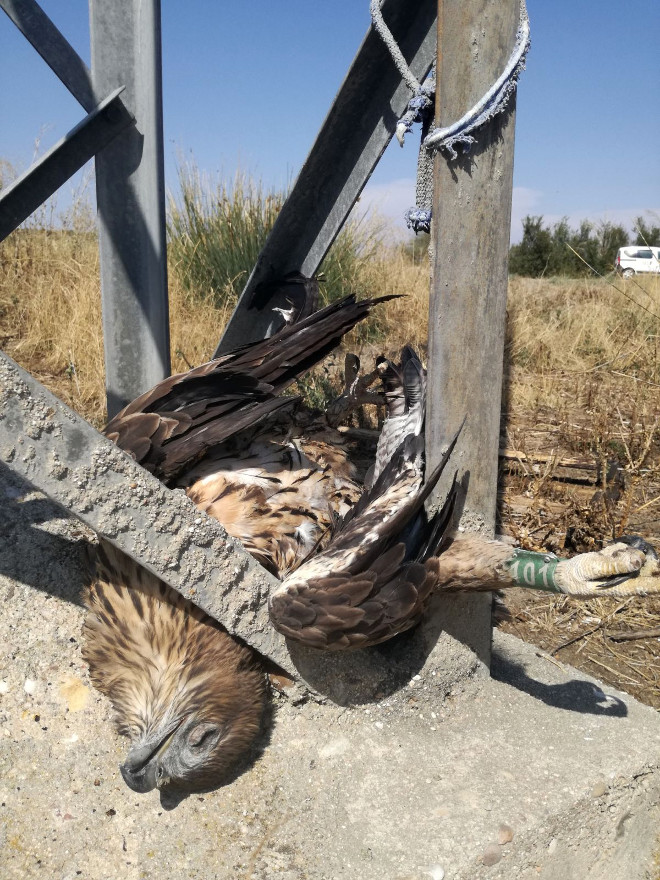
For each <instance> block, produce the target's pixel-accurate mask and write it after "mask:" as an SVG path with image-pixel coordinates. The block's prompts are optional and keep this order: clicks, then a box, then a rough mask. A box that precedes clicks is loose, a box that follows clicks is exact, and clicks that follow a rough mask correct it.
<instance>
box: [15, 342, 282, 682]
mask: <svg viewBox="0 0 660 880" xmlns="http://www.w3.org/2000/svg"><path fill="white" fill-rule="evenodd" d="M0 462H3V463H5V464H7V465H8V466H9V467H10V468H11V469H12V470H13V471H14V472H16V473H17V474H19V475H20V476H21V477H23V478H25V479H26V480H28V481H29V482H30V483H32V485H34V486H35V487H36V488H37V489H39V490H40V491H42V492H43V493H44V494H46V495H48V496H49V498H51V499H52V500H53V501H55V502H57V503H58V504H60V505H61V506H62V507H64V508H65V509H66V510H67V511H69V512H70V513H71V514H73V515H74V516H76V517H78V518H79V519H81V520H82V521H83V522H84V523H86V524H87V525H88V526H89V527H90V528H92V529H94V531H95V532H97V533H98V534H99V535H100V536H102V537H103V538H105V539H106V540H108V541H110V542H111V543H112V544H114V546H116V547H118V548H119V549H120V550H122V551H123V552H124V553H126V554H127V555H128V556H130V557H131V558H132V559H134V560H135V561H136V562H138V563H139V564H140V565H142V566H144V567H145V568H147V569H148V570H149V571H151V572H153V573H154V574H155V575H157V577H159V578H161V580H163V581H165V583H166V584H168V586H170V587H172V589H174V590H176V591H177V592H179V593H181V595H183V596H185V597H186V598H187V599H190V600H191V601H192V602H194V603H195V604H196V605H198V606H199V607H200V608H202V609H203V610H204V611H206V613H207V614H209V615H210V616H211V617H213V618H214V619H215V620H217V621H218V622H219V623H220V624H222V626H223V627H225V629H226V630H227V631H228V632H230V633H232V634H234V635H237V636H239V637H240V638H241V639H243V640H244V641H245V642H246V643H247V644H248V645H250V646H251V647H252V648H254V649H255V650H256V651H258V652H259V653H260V654H261V655H262V656H264V657H266V658H268V659H269V660H272V661H273V662H274V663H276V664H277V665H278V666H279V667H281V668H282V669H283V670H285V671H286V672H287V673H289V674H290V675H292V676H293V677H295V678H298V676H299V673H298V672H297V671H296V668H295V666H294V664H293V662H292V660H291V658H290V656H289V651H288V648H287V643H286V640H285V639H284V637H283V636H281V635H280V634H279V633H278V632H276V630H275V629H273V627H272V624H271V623H270V620H269V618H268V610H267V599H268V594H269V591H270V590H271V589H272V588H273V586H274V585H277V584H278V583H279V582H278V581H276V580H275V578H274V577H272V576H271V575H270V574H269V573H268V572H267V571H266V570H265V569H264V568H262V566H260V565H259V564H258V563H257V562H255V560H254V559H252V557H251V556H249V555H248V553H247V552H246V551H245V550H244V549H243V547H242V545H241V544H240V542H238V541H236V540H235V539H234V538H231V537H230V536H229V535H228V534H227V533H226V531H225V530H224V529H223V528H222V526H221V525H220V524H219V523H218V522H216V521H215V520H213V519H211V518H210V517H207V516H204V515H202V514H201V513H200V512H199V511H198V510H197V508H196V507H195V506H194V504H193V503H192V502H191V501H190V500H189V499H188V498H187V496H186V495H185V493H184V492H183V491H182V490H175V491H172V490H170V489H168V488H166V487H165V486H163V485H162V483H160V482H159V481H158V480H157V479H156V478H155V477H153V476H151V474H149V473H147V471H145V470H144V469H143V468H142V467H141V466H140V465H138V464H137V463H136V462H135V461H134V460H133V459H132V458H129V456H127V455H126V454H125V453H123V452H122V451H121V450H120V449H118V447H117V446H115V444H114V443H113V442H112V441H111V440H108V439H107V437H104V436H103V435H101V434H99V433H98V432H97V431H95V430H94V428H92V427H91V425H89V424H88V423H87V422H86V421H85V420H84V419H82V418H81V417H80V416H78V415H77V414H76V413H74V412H73V411H72V410H70V409H69V408H68V407H67V406H65V405H64V404H63V403H62V402H61V401H59V400H58V399H57V398H56V397H55V396H54V395H53V394H51V393H50V392H49V391H48V390H47V389H46V388H44V387H43V386H42V385H41V384H40V383H39V382H37V380H36V379H33V378H32V376H30V374H29V373H26V372H25V370H23V369H21V367H19V366H18V364H16V363H14V361H13V360H11V358H9V357H7V355H5V354H4V353H2V352H0Z"/></svg>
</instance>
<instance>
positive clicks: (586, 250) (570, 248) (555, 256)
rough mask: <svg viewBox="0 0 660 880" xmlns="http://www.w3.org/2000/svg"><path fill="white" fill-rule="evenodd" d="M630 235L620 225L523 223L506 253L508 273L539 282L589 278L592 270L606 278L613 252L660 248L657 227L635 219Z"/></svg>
mask: <svg viewBox="0 0 660 880" xmlns="http://www.w3.org/2000/svg"><path fill="white" fill-rule="evenodd" d="M633 230H634V231H633V233H632V235H631V233H630V232H629V231H628V230H627V229H626V228H625V227H624V226H621V225H620V224H616V223H610V222H609V221H603V222H601V223H592V222H591V221H589V220H583V221H582V222H581V223H580V225H579V226H578V227H577V228H576V229H572V228H571V227H570V226H569V223H568V220H567V218H564V219H563V220H560V221H559V222H558V223H555V224H554V225H553V226H550V225H548V224H546V223H545V222H544V219H543V217H533V216H527V217H525V219H524V220H523V237H522V240H521V242H520V243H519V244H514V245H513V246H512V247H511V249H510V251H509V272H510V273H511V274H512V275H526V276H528V277H532V278H540V277H541V276H544V275H566V276H569V277H572V278H576V277H579V276H581V275H591V274H593V272H592V270H595V271H596V272H598V273H599V274H600V275H606V274H607V273H608V272H611V271H612V270H613V268H614V260H615V258H616V252H617V251H618V249H619V248H621V247H625V246H626V245H630V244H638V245H646V246H649V245H653V246H658V245H660V226H659V225H653V224H650V223H647V222H646V221H645V220H644V218H643V217H637V218H636V220H635V222H634V226H633Z"/></svg>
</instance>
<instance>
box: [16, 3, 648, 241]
mask: <svg viewBox="0 0 660 880" xmlns="http://www.w3.org/2000/svg"><path fill="white" fill-rule="evenodd" d="M41 5H42V7H43V9H44V10H45V11H46V12H47V14H48V15H49V16H50V17H51V18H52V19H53V21H54V22H55V23H56V24H57V25H58V27H59V28H60V30H61V31H62V32H63V33H64V35H65V36H66V37H67V39H68V40H69V41H70V42H71V43H72V45H73V46H74V47H75V48H76V50H77V51H78V52H79V54H80V55H81V56H82V57H83V59H84V60H85V61H87V62H88V63H89V31H88V24H87V16H88V11H87V0H66V2H63V0H42V3H41ZM162 6H163V90H164V118H165V160H166V176H167V185H168V187H169V188H175V187H176V164H177V157H178V156H184V157H190V156H192V157H194V160H195V162H196V163H197V165H198V166H199V168H200V169H202V170H203V171H208V172H217V173H221V174H224V175H226V176H227V177H231V176H233V174H234V172H235V170H236V168H237V167H240V168H241V169H242V170H244V171H246V172H249V173H250V174H252V175H253V176H256V177H260V178H262V180H263V182H264V183H265V184H266V185H268V186H275V187H282V186H284V185H286V183H287V182H288V181H290V180H291V179H292V178H294V177H295V175H296V173H297V171H298V169H299V168H300V165H301V164H302V162H303V160H304V158H305V156H306V154H307V152H308V150H309V148H310V146H311V145H312V143H313V140H314V138H315V136H316V133H317V131H318V129H319V127H320V125H321V123H322V121H323V118H324V116H325V114H326V112H327V110H328V108H329V106H330V103H331V101H332V99H333V97H334V95H335V93H336V91H337V89H338V87H339V85H340V84H341V81H342V79H343V76H344V75H345V73H346V70H347V69H348V66H349V64H350V62H351V60H352V58H353V56H354V54H355V52H356V50H357V48H358V46H359V44H360V42H361V40H362V38H363V36H364V33H365V32H366V29H367V27H368V24H369V12H368V7H369V3H368V0H334V2H333V3H325V4H323V3H316V2H310V0H280V2H277V3H273V2H272V0H270V2H265V0H251V2H249V3H242V4H235V3H223V2H217V0H213V2H212V0H193V2H190V3H182V2H173V0H164V2H163V4H162ZM528 8H529V13H530V18H531V23H532V49H531V52H530V55H529V58H528V63H527V70H526V71H525V72H524V73H523V75H522V78H521V82H520V86H519V94H518V114H517V127H516V154H515V172H514V210H513V215H514V216H513V224H512V227H513V228H512V235H513V239H514V240H515V239H516V238H518V237H519V235H520V219H521V217H522V216H523V215H524V214H526V213H532V214H542V215H544V217H546V219H547V220H549V221H555V220H558V219H559V218H561V217H562V216H564V215H567V216H568V217H569V218H570V219H571V220H572V221H573V222H575V223H577V221H578V220H580V219H582V218H584V217H588V218H592V219H598V218H603V219H610V220H615V221H622V222H624V223H625V224H626V225H628V226H629V225H630V222H631V220H632V218H633V217H634V216H636V215H638V214H640V213H644V212H652V213H651V214H649V219H650V220H652V221H654V222H656V223H657V222H660V158H659V157H660V150H659V149H658V145H659V144H660V109H659V99H658V92H659V91H660V89H659V87H660V51H659V50H660V16H659V15H658V12H659V9H658V6H657V0H628V2H626V3H621V2H620V0H572V2H568V0H553V2H550V0H528ZM0 71H1V74H2V82H3V89H2V90H1V91H0V118H1V119H2V128H1V129H0V157H3V158H5V159H8V160H9V161H10V162H12V163H13V164H14V165H15V166H18V167H20V168H23V167H25V166H26V165H28V164H29V163H30V162H31V160H32V157H33V151H34V144H35V141H37V140H38V141H39V147H40V149H41V150H43V149H46V148H48V147H49V146H50V145H51V144H52V143H54V142H55V141H56V140H58V139H59V138H60V137H61V136H62V135H63V134H64V133H65V132H66V131H67V130H68V129H70V128H71V127H73V125H75V123H76V122H78V121H79V119H80V118H82V116H83V115H84V111H83V110H82V108H81V107H79V105H78V104H77V102H76V101H75V100H74V99H73V98H72V97H71V96H70V95H69V94H68V92H67V90H66V89H65V88H64V86H62V85H61V84H60V83H59V81H58V80H57V79H56V77H55V76H54V74H52V73H51V71H50V70H49V69H48V68H47V66H46V65H45V64H44V62H43V61H42V60H41V59H40V58H39V56H38V55H37V54H36V53H35V52H34V50H33V49H32V48H31V46H29V44H28V43H27V41H26V40H25V39H24V38H23V37H22V36H21V34H19V33H18V31H16V30H15V28H14V26H13V25H12V24H11V22H10V21H9V19H7V18H6V17H5V16H4V15H0ZM416 148H417V137H416V136H412V137H411V136H409V137H408V138H407V141H406V147H405V148H404V149H403V150H402V149H400V148H399V146H398V144H396V143H394V144H392V145H391V146H390V148H389V149H388V151H387V152H386V154H385V156H384V158H383V160H382V161H381V163H380V165H379V166H378V168H377V169H376V171H375V173H374V175H373V177H372V180H371V182H370V183H369V185H368V188H367V191H366V192H365V195H364V197H363V199H362V202H361V203H362V204H376V205H378V206H379V209H380V210H381V211H382V212H383V213H385V214H387V215H391V216H392V217H393V218H395V222H396V224H397V226H398V227H399V228H403V226H402V222H401V221H400V220H399V218H400V216H401V214H402V213H403V211H404V210H405V209H406V208H407V207H409V206H410V205H411V204H412V202H413V201H414V174H415V164H416ZM68 191H69V192H70V187H69V190H68ZM68 198H70V195H68V194H67V192H64V193H63V194H62V195H61V196H60V204H64V205H66V202H67V199H68Z"/></svg>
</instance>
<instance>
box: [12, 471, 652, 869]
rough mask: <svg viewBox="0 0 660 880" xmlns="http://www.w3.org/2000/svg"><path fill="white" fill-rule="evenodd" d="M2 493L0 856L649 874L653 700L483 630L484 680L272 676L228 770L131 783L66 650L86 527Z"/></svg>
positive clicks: (112, 862) (116, 741)
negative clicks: (257, 726)
mask: <svg viewBox="0 0 660 880" xmlns="http://www.w3.org/2000/svg"><path fill="white" fill-rule="evenodd" d="M0 502H1V503H0V608H1V609H2V614H1V617H0V872H1V874H2V876H3V877H16V878H21V880H23V878H33V877H35V878H36V877H42V878H61V880H65V878H66V880H74V878H76V877H82V878H85V880H109V878H128V880H133V878H136V880H137V878H159V880H161V878H163V877H175V876H181V877H186V878H199V880H209V878H244V880H250V878H256V880H271V878H284V880H303V878H309V880H325V878H327V880H344V878H346V880H348V878H351V880H362V878H364V880H376V878H378V880H413V878H415V880H416V878H429V877H430V878H434V880H439V878H442V877H444V878H446V880H481V878H492V880H495V878H497V880H503V878H507V880H509V878H513V880H518V878H521V880H532V878H534V880H536V878H543V880H571V878H575V880H585V878H588V880H606V878H607V880H642V878H644V880H648V878H654V880H655V878H656V877H657V876H658V873H659V871H660V869H659V868H658V866H657V865H656V866H655V867H654V861H653V859H654V851H655V850H656V847H657V846H658V840H657V836H658V832H659V831H660V766H659V765H660V761H659V757H658V756H659V753H660V717H659V716H658V713H656V712H655V711H654V710H652V709H650V708H648V707H646V706H643V705H641V704H639V703H636V702H635V701H634V700H633V699H632V698H631V697H629V696H627V695H626V694H623V693H620V692H618V691H615V690H613V689H611V688H609V687H607V686H605V685H603V684H601V683H599V682H597V681H595V680H593V679H591V678H589V677H587V676H585V675H584V674H582V673H581V672H578V671H576V670H574V669H571V668H570V667H566V666H563V665H562V664H558V663H556V662H555V661H554V660H550V659H548V658H547V657H545V656H543V655H541V653H540V652H539V651H538V650H537V649H535V648H534V647H531V646H528V645H525V644H523V643H522V642H519V641H518V640H516V639H514V638H512V637H510V636H504V635H501V634H498V633H496V634H495V639H494V646H493V661H492V672H493V678H492V679H488V678H486V677H485V676H484V675H483V673H482V671H480V670H482V664H480V663H477V662H475V664H474V670H475V674H474V675H473V677H471V678H466V679H464V680H463V681H462V682H461V683H459V684H453V685H452V686H451V687H452V690H451V691H450V692H449V693H447V691H448V684H447V681H446V680H444V679H443V676H442V674H441V673H440V671H439V670H437V669H436V668H435V667H423V668H421V669H420V671H419V672H418V673H416V674H415V675H414V676H412V677H411V679H410V680H409V681H405V682H399V683H398V684H399V686H398V687H397V688H388V687H387V683H384V693H383V695H382V696H381V698H380V699H379V701H378V702H366V701H365V702H362V703H361V704H360V705H358V706H356V707H353V708H348V707H346V706H341V705H336V704H333V703H327V704H319V703H316V702H313V701H309V702H307V703H305V704H303V705H297V706H296V705H293V704H292V702H291V701H289V700H287V699H286V698H284V697H276V698H275V700H274V703H275V708H274V712H273V719H272V723H271V724H270V725H269V728H268V730H267V731H266V733H265V735H264V738H263V741H262V743H261V752H260V754H258V755H255V758H254V762H253V764H252V766H251V767H249V768H248V769H247V770H246V771H245V772H244V773H243V774H242V775H240V776H238V777H237V779H236V780H235V781H234V782H233V783H232V784H231V785H228V786H226V787H224V788H223V789H220V790H218V791H215V792H212V793H210V794H205V795H200V796H192V797H190V798H188V799H187V800H184V801H183V802H181V803H179V804H178V805H176V806H175V805H174V804H172V803H165V804H163V803H161V801H160V800H159V797H158V795H157V794H156V793H151V794H149V795H142V796H140V795H136V794H135V793H133V792H131V791H130V790H129V789H128V788H127V787H126V786H125V785H124V783H123V781H122V780H121V777H120V775H119V771H118V764H119V762H120V760H121V758H122V755H123V753H124V751H125V742H124V741H123V740H121V739H120V738H119V737H118V736H117V735H116V734H115V733H114V731H113V728H112V726H111V715H112V712H111V709H110V706H109V704H108V702H107V701H106V700H105V699H104V698H102V697H101V695H100V694H98V693H97V692H96V691H95V690H93V689H92V688H91V686H90V684H89V681H88V678H87V673H86V670H85V666H84V664H83V662H82V660H81V657H80V641H81V635H80V633H81V624H82V618H83V611H82V608H81V607H80V605H79V604H77V603H78V601H79V599H78V597H79V593H80V589H81V587H82V584H83V582H84V580H85V577H86V562H85V559H86V552H85V546H84V545H85V540H86V533H85V532H84V527H81V526H80V525H79V524H78V523H77V522H76V521H75V520H71V519H68V520H67V519H62V514H61V512H59V511H58V510H57V509H56V508H54V507H53V506H52V505H51V504H50V503H49V502H48V501H47V500H45V499H44V498H43V496H41V495H39V494H37V493H34V492H30V491H29V488H28V487H26V485H25V484H20V483H18V482H12V481H11V480H9V481H7V482H5V483H4V484H3V485H2V486H0ZM441 638H443V639H450V638H451V636H450V635H448V634H447V633H443V634H442V636H441ZM457 650H459V649H458V648H457ZM332 662H333V661H332V658H330V659H329V660H328V663H329V664H331V663H332ZM337 673H338V676H339V675H344V674H346V669H345V668H344V669H343V671H342V672H341V673H340V671H339V666H338V669H337ZM434 673H435V674H434ZM326 674H328V675H329V674H331V669H330V667H328V669H327V671H326Z"/></svg>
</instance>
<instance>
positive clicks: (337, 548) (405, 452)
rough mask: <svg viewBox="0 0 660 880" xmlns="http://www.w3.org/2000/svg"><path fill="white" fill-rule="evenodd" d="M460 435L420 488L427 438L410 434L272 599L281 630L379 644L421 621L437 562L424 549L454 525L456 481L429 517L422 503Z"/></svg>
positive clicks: (321, 640)
mask: <svg viewBox="0 0 660 880" xmlns="http://www.w3.org/2000/svg"><path fill="white" fill-rule="evenodd" d="M457 438H458V434H457V435H456V437H454V439H453V440H452V442H451V443H450V445H449V447H448V449H447V451H446V452H445V454H444V456H443V458H442V461H441V462H440V464H439V465H438V467H437V468H436V469H435V471H434V472H433V474H432V475H431V477H430V478H429V480H428V482H427V483H426V485H425V486H423V487H422V486H421V485H420V484H421V470H420V468H421V464H420V460H419V459H420V455H421V451H420V447H421V443H422V440H421V438H416V437H411V436H409V437H407V438H406V440H405V441H404V443H402V444H401V446H400V448H399V451H398V453H397V454H396V456H395V457H394V458H393V459H392V461H391V462H390V463H389V464H388V465H387V467H386V468H385V469H384V470H383V472H382V473H381V474H380V476H379V477H378V479H377V480H376V483H375V484H374V486H373V487H372V488H371V489H370V490H368V491H367V492H365V494H364V495H363V498H362V499H360V501H359V502H358V503H357V504H356V505H355V508H354V512H353V511H351V513H352V515H349V516H347V517H346V518H345V520H344V522H343V523H342V525H341V527H340V529H339V531H338V532H337V533H336V535H335V536H334V537H333V539H332V541H331V542H330V544H329V546H328V548H327V549H326V550H325V551H324V552H323V553H320V554H318V555H317V556H315V557H313V558H312V559H310V560H309V561H308V562H306V563H305V564H304V565H302V566H301V567H300V568H299V569H298V570H297V571H296V572H295V573H294V574H292V575H291V576H289V577H288V578H286V579H285V580H284V581H283V582H282V586H281V587H280V588H279V589H278V590H277V591H276V592H275V593H274V594H273V595H272V596H271V599H270V605H269V610H270V616H271V620H272V622H273V624H274V626H275V628H276V629H278V630H279V631H280V632H281V633H283V634H284V635H285V636H287V637H289V638H293V639H295V640H296V641H299V642H302V643H303V644H305V645H308V646H310V647H316V648H324V649H326V650H328V649H329V650H341V649H346V648H361V647H366V646H367V645H374V644H377V643H379V642H382V641H385V640H386V639H389V638H391V637H392V636H393V635H396V634H397V633H399V632H403V631H404V630H406V629H409V628H410V627H411V626H414V625H415V624H416V623H417V621H418V620H419V618H420V617H421V615H422V614H423V612H424V608H425V607H426V603H427V600H428V598H429V596H430V594H431V592H432V591H433V589H434V588H435V586H436V585H437V566H436V565H435V564H434V559H433V557H431V558H428V557H427V556H426V554H427V553H435V552H437V548H438V546H439V545H440V543H441V541H442V539H443V537H444V535H445V533H446V530H447V529H448V527H449V525H450V522H451V512H452V510H453V505H454V501H455V496H456V483H455V481H454V484H453V486H452V488H451V490H450V492H449V495H448V497H447V500H446V502H445V505H444V507H443V508H442V510H441V511H440V512H439V513H438V514H437V515H436V516H435V517H433V518H432V519H431V521H430V522H428V521H427V518H426V514H425V512H424V502H425V500H426V499H427V498H428V496H429V494H430V493H431V491H432V490H433V488H434V487H435V485H436V484H437V482H438V480H439V478H440V475H441V474H442V471H443V470H444V468H445V466H446V464H447V461H448V460H449V456H450V455H451V452H452V450H453V448H454V445H455V443H456V440H457Z"/></svg>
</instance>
